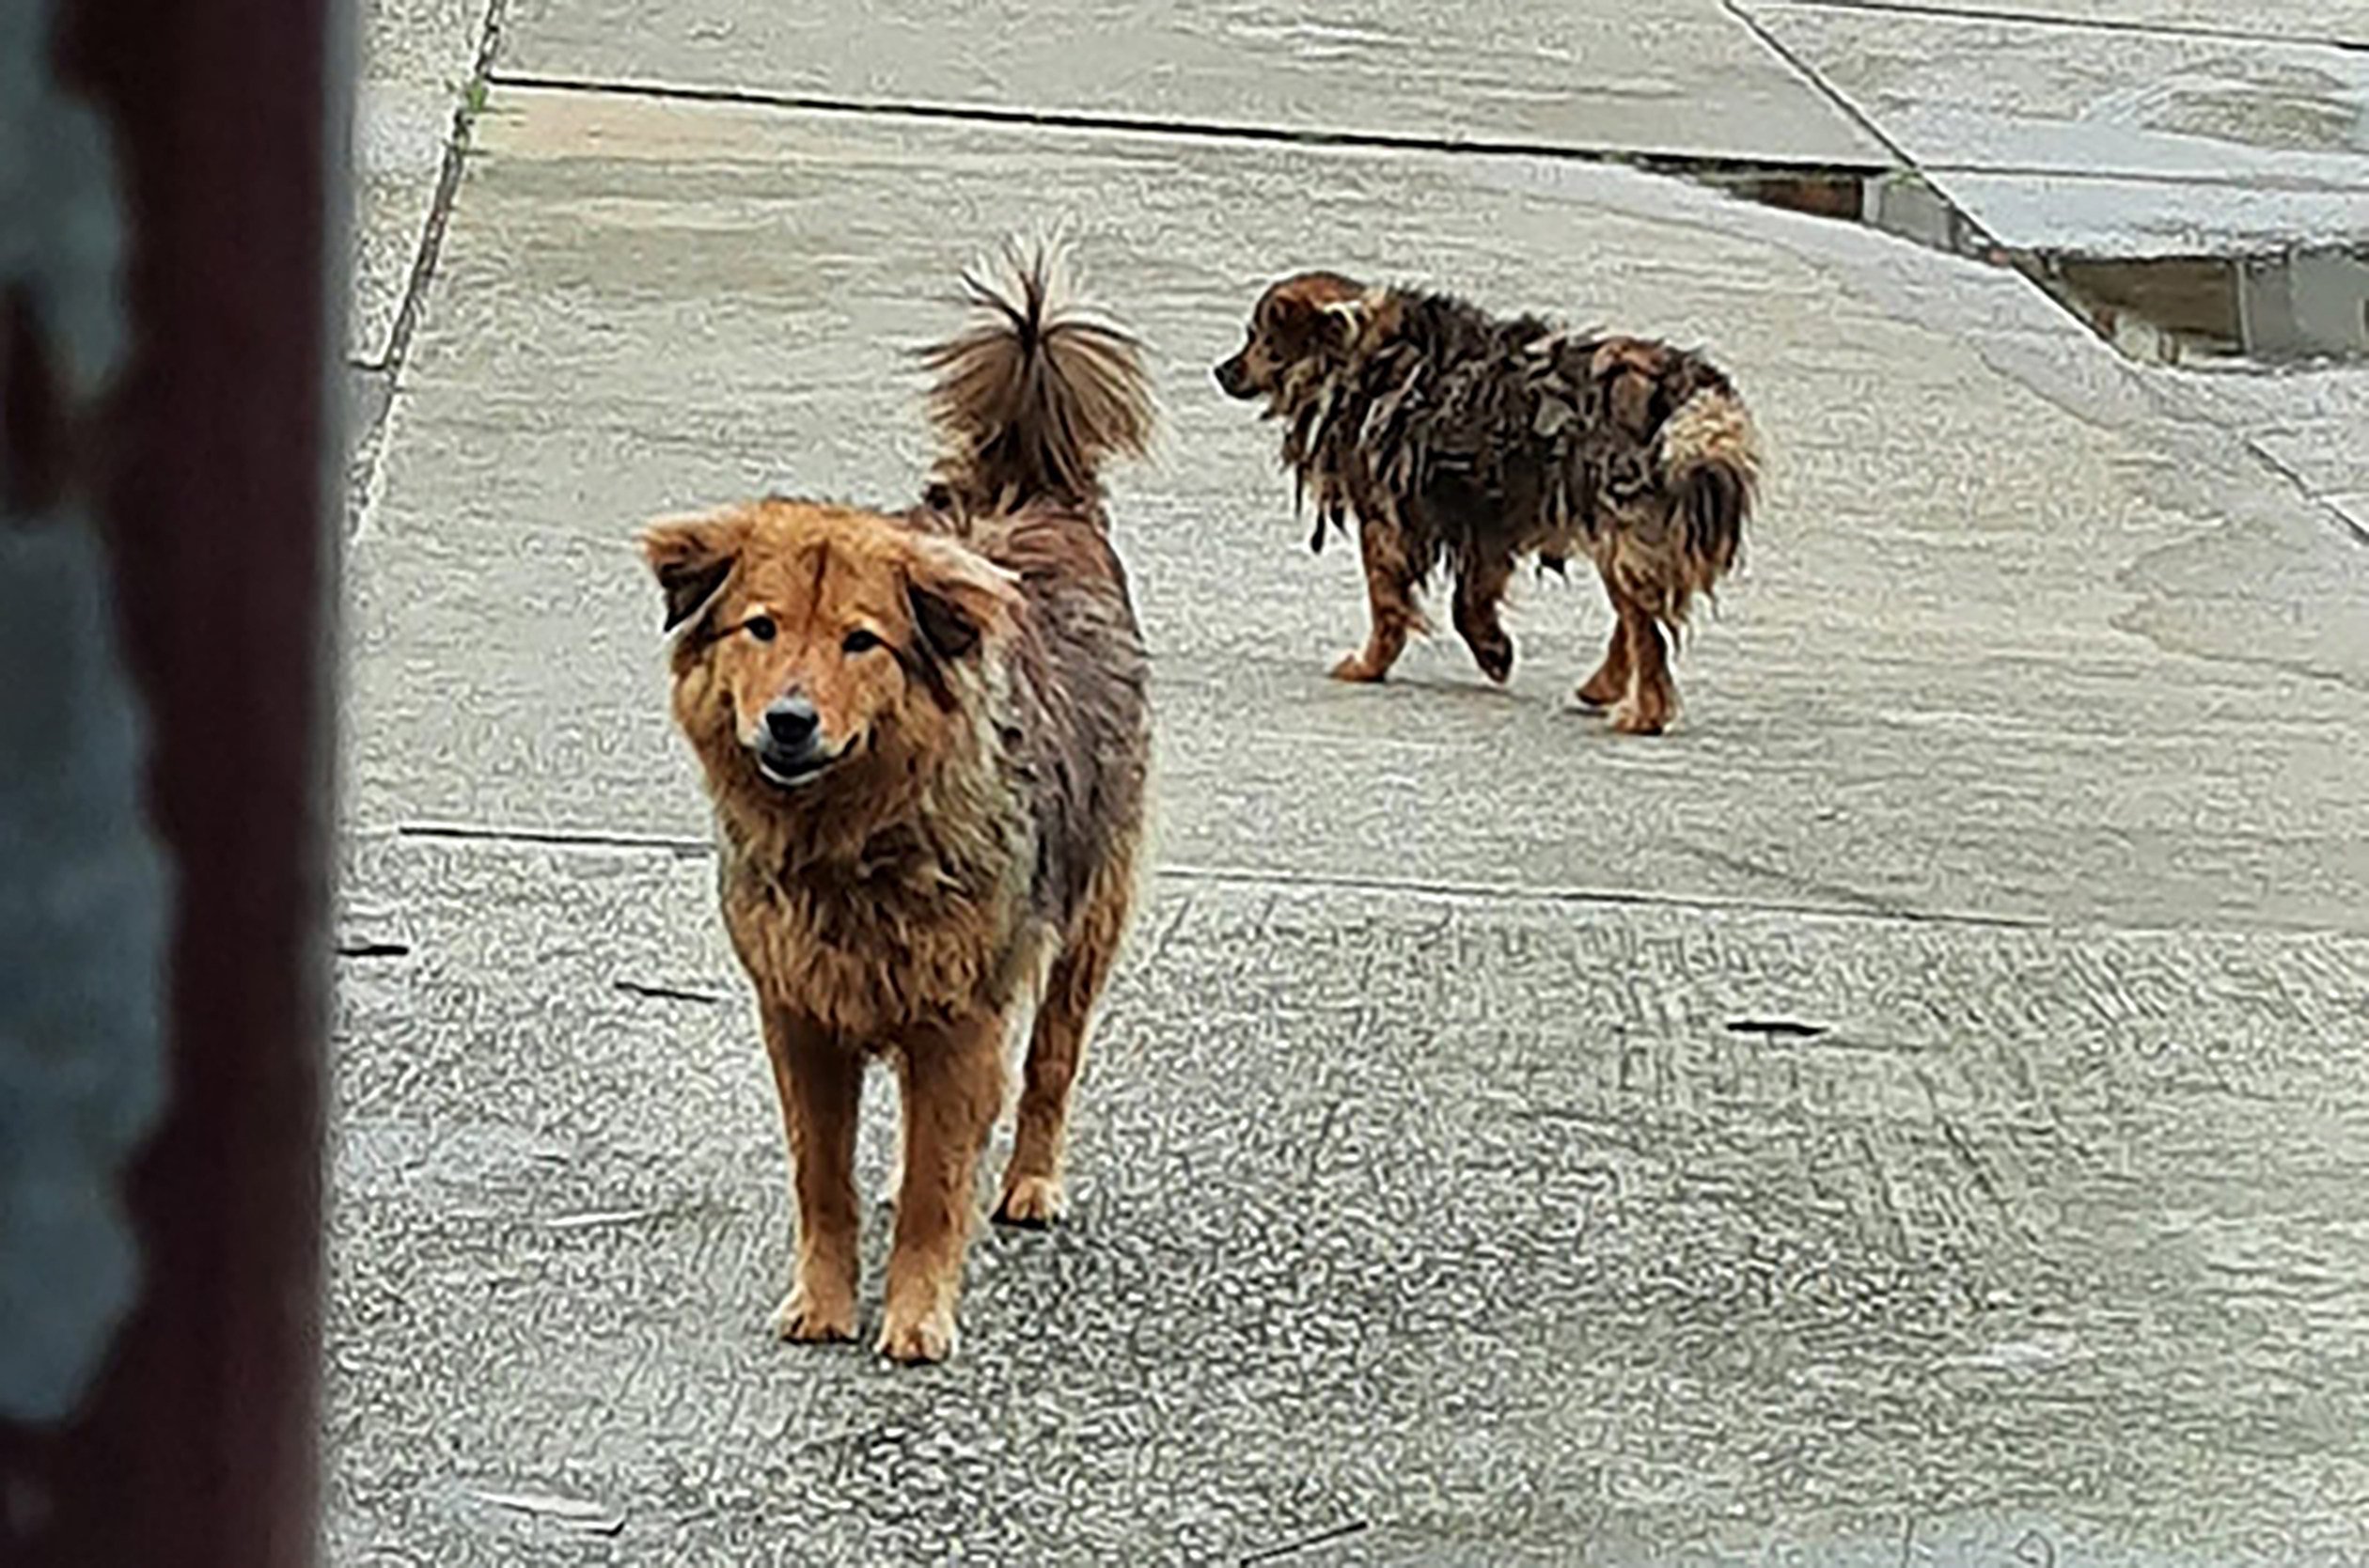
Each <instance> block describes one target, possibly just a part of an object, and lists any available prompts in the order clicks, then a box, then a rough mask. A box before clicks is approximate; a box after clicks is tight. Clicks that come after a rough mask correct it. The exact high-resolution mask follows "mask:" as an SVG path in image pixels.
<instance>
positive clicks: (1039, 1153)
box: [996, 845, 1135, 1227]
mask: <svg viewBox="0 0 2369 1568" xmlns="http://www.w3.org/2000/svg"><path fill="white" fill-rule="evenodd" d="M1134 858H1135V856H1134V846H1133V845H1128V846H1126V849H1125V852H1124V853H1122V854H1119V855H1114V856H1112V858H1111V859H1110V861H1108V862H1107V863H1106V864H1105V866H1104V867H1103V870H1102V872H1101V874H1100V875H1099V876H1098V877H1096V878H1095V881H1094V886H1093V888H1092V890H1091V891H1090V893H1089V895H1088V897H1087V903H1086V908H1085V910H1084V912H1083V913H1082V914H1081V915H1080V916H1079V917H1078V922H1077V930H1076V931H1075V932H1074V933H1071V937H1070V941H1069V943H1068V945H1067V946H1066V947H1064V948H1063V949H1061V953H1060V956H1059V957H1058V958H1056V959H1055V960H1054V961H1053V968H1052V972H1051V974H1050V975H1049V976H1047V978H1046V980H1045V986H1044V996H1043V999H1042V1000H1040V1001H1039V1002H1038V1003H1037V1010H1036V1023H1035V1027H1034V1029H1033V1031H1032V1032H1031V1033H1030V1035H1029V1037H1028V1066H1027V1068H1026V1069H1025V1076H1024V1077H1023V1079H1022V1083H1021V1090H1020V1110H1019V1115H1018V1118H1017V1122H1016V1124H1015V1126H1014V1127H1013V1129H1012V1163H1011V1164H1009V1165H1007V1166H1005V1167H1004V1178H1003V1197H1002V1199H1001V1200H998V1201H997V1202H996V1220H997V1221H998V1222H999V1223H1002V1224H1005V1225H1025V1226H1030V1227H1042V1226H1046V1225H1050V1224H1052V1223H1053V1222H1054V1221H1055V1220H1057V1219H1059V1218H1060V1216H1061V1155H1062V1152H1063V1149H1064V1147H1065V1146H1066V1143H1067V1140H1068V1132H1069V1102H1070V1090H1071V1088H1072V1087H1073V1086H1074V1085H1075V1083H1076V1081H1077V1074H1078V1070H1079V1068H1080V1066H1081V1065H1082V1064H1083V1062H1084V1059H1085V1054H1086V1035H1087V1031H1088V1029H1089V1028H1090V1027H1091V1025H1092V1023H1093V1015H1094V1006H1095V1004H1096V1003H1097V1002H1098V1001H1100V1000H1101V998H1102V992H1103V987H1104V985H1105V984H1106V983H1107V982H1108V980H1109V979H1110V970H1111V966H1112V964H1115V963H1116V962H1117V961H1118V958H1119V944H1120V940H1121V938H1122V936H1123V935H1124V934H1125V933H1126V929H1127V917H1128V916H1129V914H1130V913H1131V911H1132V906H1133V904H1134V902H1135V869H1134V865H1133V861H1134Z"/></svg>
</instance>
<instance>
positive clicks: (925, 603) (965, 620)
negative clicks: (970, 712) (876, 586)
mask: <svg viewBox="0 0 2369 1568" xmlns="http://www.w3.org/2000/svg"><path fill="white" fill-rule="evenodd" d="M912 547H913V548H912V557H911V559H910V561H909V562H908V563H907V565H906V568H905V598H906V601H907V603H908V604H910V605H911V606H912V609H913V624H914V629H915V630H916V631H918V633H919V634H920V635H921V641H922V643H923V645H924V646H926V647H927V648H928V649H929V651H931V652H932V653H933V654H935V655H936V656H937V657H939V658H940V659H945V660H949V661H950V660H955V659H961V658H965V657H968V656H969V655H970V654H971V653H972V652H973V651H976V650H977V649H978V647H979V645H980V644H981V642H982V641H985V640H987V639H990V638H995V637H1000V636H1001V635H1004V634H1005V633H1006V632H1008V631H1010V630H1011V628H1012V618H1013V617H1014V616H1016V615H1018V614H1019V611H1020V585H1019V580H1018V579H1017V578H1015V577H1013V576H1012V573H1011V572H1006V571H1005V570H1004V569H1003V568H1001V567H999V566H997V565H996V563H995V562H993V561H991V560H989V559H988V558H987V557H984V556H981V555H980V554H979V553H978V552H977V551H975V550H972V549H970V548H968V547H967V546H965V545H963V544H959V543H957V542H956V541H953V540H950V539H942V538H938V537H936V536H933V535H929V534H917V535H915V536H914V537H913V540H912Z"/></svg>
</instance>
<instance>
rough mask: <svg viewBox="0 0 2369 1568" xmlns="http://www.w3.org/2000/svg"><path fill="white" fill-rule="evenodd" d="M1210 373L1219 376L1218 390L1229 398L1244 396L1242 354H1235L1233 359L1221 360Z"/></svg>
mask: <svg viewBox="0 0 2369 1568" xmlns="http://www.w3.org/2000/svg"><path fill="white" fill-rule="evenodd" d="M1210 373H1211V374H1212V375H1214V376H1216V378H1217V390H1218V391H1220V392H1223V393H1224V394H1225V395H1226V396H1227V397H1229V398H1239V397H1241V396H1242V356H1241V355H1240V354H1236V355H1234V356H1233V357H1232V359H1221V360H1219V361H1218V362H1217V368H1216V369H1215V370H1212V371H1211V372H1210Z"/></svg>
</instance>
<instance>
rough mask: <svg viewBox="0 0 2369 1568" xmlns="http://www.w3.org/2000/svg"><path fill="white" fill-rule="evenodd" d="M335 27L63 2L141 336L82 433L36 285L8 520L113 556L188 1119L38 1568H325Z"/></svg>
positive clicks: (52, 1423)
mask: <svg viewBox="0 0 2369 1568" xmlns="http://www.w3.org/2000/svg"><path fill="white" fill-rule="evenodd" d="M332 5H333V0H54V9H55V31H54V34H53V42H54V49H53V55H52V58H51V67H52V70H53V71H54V79H55V85H56V87H57V88H58V90H59V91H61V92H62V93H64V94H68V95H71V97H72V98H74V99H76V100H78V101H79V102H81V103H83V104H86V105H87V106H88V107H89V109H90V110H91V111H93V112H94V113H95V115H96V117H97V118H98V119H99V120H100V121H102V123H103V125H104V126H105V128H106V130H107V132H108V133H109V139H110V140H111V141H112V162H113V167H114V171H115V180H116V184H117V188H118V204H119V211H120V214H121V219H122V225H121V231H122V242H123V249H122V254H121V260H122V268H121V273H120V287H119V290H118V296H117V297H118V298H119V300H120V304H121V320H122V323H123V327H124V329H125V334H126V336H125V338H124V353H123V355H122V358H121V361H120V364H119V367H118V369H117V370H116V372H115V373H114V375H113V376H112V380H111V384H110V385H109V387H108V388H107V389H106V390H105V391H104V392H103V393H102V395H100V396H99V398H98V399H97V400H96V402H95V404H94V405H93V407H92V408H91V409H90V410H89V412H88V416H87V417H86V418H77V417H74V416H69V415H68V414H66V413H64V412H61V410H60V409H58V408H57V407H55V406H53V405H54V404H56V403H58V402H60V401H62V400H63V398H64V394H62V393H61V392H60V391H59V390H58V388H57V387H56V386H55V385H54V384H52V378H53V375H54V373H55V361H56V360H57V359H58V357H59V354H58V352H57V348H56V345H55V344H54V343H52V344H44V343H43V342H42V341H41V340H40V333H41V331H42V328H41V326H40V322H39V316H38V314H37V313H36V312H35V311H34V310H33V309H31V308H30V307H29V306H27V304H26V299H29V298H30V297H31V296H30V295H29V294H28V295H27V296H25V297H24V298H19V299H15V300H8V299H0V317H6V318H8V320H7V321H0V361H4V362H5V363H4V364H0V372H5V377H6V382H7V387H8V391H7V394H6V395H7V396H8V397H9V398H10V399H11V400H12V403H11V406H10V408H9V409H8V422H7V444H8V447H10V448H12V449H11V450H9V451H8V454H7V455H8V458H9V460H10V462H9V466H10V468H11V469H12V470H13V473H14V486H15V488H16V490H17V491H18V494H17V495H16V496H15V498H14V502H13V503H12V504H0V513H8V512H14V513H15V515H16V520H15V521H13V522H7V521H0V528H5V527H8V526H17V527H19V528H20V529H22V530H23V531H24V536H25V537H29V535H30V532H31V529H32V528H34V527H37V526H40V524H39V522H38V521H36V522H34V523H30V524H27V523H25V522H24V521H23V519H24V517H25V516H28V515H31V514H32V511H31V510H28V509H36V510H37V509H39V507H40V506H42V505H43V504H45V503H46V502H47V501H49V500H53V499H57V498H60V497H64V498H67V499H75V498H79V505H80V507H81V510H83V512H84V513H86V515H87V516H88V517H89V518H90V519H91V520H93V521H95V523H96V524H97V534H98V537H99V538H100V539H102V540H103V541H104V543H105V545H106V547H107V548H106V557H105V558H106V559H107V560H108V561H109V562H110V563H111V571H112V577H113V582H112V587H113V605H112V611H113V624H114V633H115V637H116V642H117V647H118V650H119V651H120V654H121V661H122V666H123V668H124V669H125V670H126V671H128V674H129V678H130V679H129V685H130V687H131V688H132V692H133V698H134V699H135V701H136V704H137V705H138V706H139V707H140V708H142V709H144V711H145V723H146V730H147V733H146V751H147V757H146V768H145V778H144V781H143V784H144V790H145V794H144V797H143V798H144V801H145V810H146V815H147V821H148V823H149V828H150V830H151V833H152V836H153V838H154V839H155V841H156V844H157V846H158V851H159V855H160V858H161V860H162V861H163V863H164V865H165V868H166V871H167V876H166V879H165V882H164V883H163V884H162V885H161V887H160V891H159V898H160V900H161V901H162V908H161V909H160V911H159V913H160V915H161V916H162V917H163V919H162V920H161V922H160V924H159V930H160V931H161V932H163V933H165V960H166V962H165V965H164V968H163V971H162V980H163V986H164V989H163V991H162V992H161V996H162V998H163V1001H164V1010H163V1014H162V1024H163V1027H162V1028H161V1030H160V1031H158V1033H159V1042H158V1043H159V1048H160V1058H161V1063H162V1066H163V1075H162V1085H163V1094H164V1097H163V1099H162V1101H161V1103H160V1104H159V1105H158V1107H157V1108H156V1109H155V1110H154V1112H153V1120H152V1121H151V1122H150V1123H149V1135H148V1137H147V1138H146V1141H145V1143H144V1144H142V1145H140V1146H139V1147H138V1149H137V1150H136V1152H132V1153H131V1155H130V1158H129V1163H128V1164H127V1165H126V1166H125V1167H124V1168H123V1177H122V1182H121V1187H120V1199H121V1211H122V1213H123V1214H124V1215H126V1216H127V1217H128V1221H129V1226H128V1230H129V1234H130V1237H131V1241H132V1250H133V1256H134V1257H135V1259H136V1271H137V1272H136V1285H135V1286H134V1287H133V1294H132V1296H131V1297H130V1310H129V1312H128V1315H126V1316H124V1317H123V1318H122V1319H121V1321H120V1323H119V1324H118V1325H116V1326H115V1327H114V1330H113V1332H112V1334H111V1336H110V1337H109V1338H108V1340H107V1341H106V1343H105V1344H104V1345H103V1346H102V1347H101V1358H100V1359H98V1360H97V1361H96V1362H95V1372H94V1375H93V1376H92V1378H91V1379H90V1381H89V1382H88V1385H87V1387H86V1388H80V1389H78V1390H77V1397H76V1398H75V1399H74V1401H73V1403H72V1408H71V1410H70V1411H68V1412H67V1413H65V1414H64V1415H63V1416H61V1417H60V1418H59V1419H54V1420H24V1419H20V1420H14V1421H10V1420H7V1419H0V1560H4V1561H6V1562H7V1563H9V1564H11V1565H13V1564H16V1563H19V1562H22V1563H25V1564H28V1565H30V1564H53V1563H55V1564H61V1565H64V1564H71V1565H74V1568H107V1565H117V1564H120V1565H124V1568H282V1565H293V1564H300V1563H306V1562H309V1561H310V1560H312V1558H313V1553H314V1544H313V1543H314V1533H315V1523H314V1520H315V1487H316V1482H315V1457H314V1450H315V1442H316V1430H317V1418H316V1411H315V1396H316V1388H317V1384H318V1375H317V1371H316V1368H317V1362H318V1354H319V1341H318V1330H319V1311H318V1306H317V1297H318V1292H319V1281H320V1256H321V1217H322V1202H321V1197H322V1172H321V1147H322V1139H321V1131H322V1081H323V1058H322V1033H323V1019H324V1007H323V996H322V988H323V980H324V973H325V970H324V960H325V937H324V934H323V931H324V888H325V882H326V846H327V842H328V839H327V834H328V827H329V823H328V818H329V813H330V811H331V798H332V796H331V791H330V789H329V765H330V757H331V750H332V733H333V726H332V723H331V707H330V694H331V680H332V674H333V670H334V660H333V658H332V657H331V654H330V652H329V643H328V633H329V617H328V613H327V610H328V605H329V604H330V594H331V589H332V585H333V583H334V581H335V557H336V549H335V541H336V531H335V525H334V524H333V522H332V518H333V517H334V515H335V513H334V510H333V506H334V503H333V501H332V499H331V497H332V496H333V494H335V489H334V479H333V476H332V473H331V469H332V466H333V463H335V461H336V459H337V452H338V449H339V447H340V440H341V438H340V435H339V432H338V430H337V423H338V421H337V417H336V415H335V412H334V411H335V407H336V405H335V402H334V401H333V392H334V389H335V387H336V386H337V382H336V380H334V379H333V366H334V364H335V360H336V356H337V353H338V351H339V341H340V339H339V337H338V335H337V334H336V333H335V332H334V331H333V322H334V321H336V319H337V318H336V315H335V312H334V310H333V308H332V304H331V302H332V301H333V300H340V299H342V293H343V290H342V287H341V284H340V283H339V281H338V280H339V279H341V277H342V256H341V254H340V252H341V247H340V246H338V245H337V244H335V243H332V240H331V236H332V235H334V234H335V233H337V231H338V226H337V223H335V222H334V221H333V220H332V218H331V214H332V213H333V212H337V211H341V204H342V182H343V179H344V172H343V171H344V150H345V132H344V128H343V127H344V113H345V111H344V108H343V104H344V102H346V100H347V99H348V96H349V94H350V90H351V86H350V78H349V75H348V72H347V71H346V70H345V62H344V60H343V59H342V57H341V55H342V52H343V39H344V27H343V25H342V23H341V21H339V20H338V19H337V17H335V16H334V15H333V12H332ZM0 123H5V122H4V121H0ZM333 201H335V202H337V203H339V204H340V205H339V206H338V207H336V208H333V206H332V203H333ZM7 502H8V497H5V496H0V503H7ZM19 674H20V672H19V671H13V670H12V671H9V672H8V679H9V680H12V681H13V680H15V679H17V678H18V676H19ZM8 874H9V873H8V871H7V870H0V877H5V876H7V875H8ZM137 913H138V912H137V911H136V910H127V911H126V912H125V922H124V924H125V928H126V929H127V930H129V929H133V928H134V927H136V924H137V920H136V918H135V917H136V915H137ZM25 956H26V955H24V954H14V953H8V954H0V963H8V962H12V961H18V960H21V959H23V958H24V957H25ZM126 962H127V963H129V962H130V959H129V958H128V957H127V960H126Z"/></svg>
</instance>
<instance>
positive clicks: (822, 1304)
mask: <svg viewBox="0 0 2369 1568" xmlns="http://www.w3.org/2000/svg"><path fill="white" fill-rule="evenodd" d="M773 1330H774V1334H775V1335H776V1337H777V1338H779V1339H784V1340H788V1341H792V1343H794V1344H827V1343H830V1342H832V1341H838V1340H852V1339H854V1338H855V1297H854V1296H853V1295H851V1294H845V1293H841V1292H824V1291H817V1290H810V1289H808V1287H807V1286H806V1285H804V1284H801V1285H799V1286H797V1287H796V1288H795V1289H794V1290H792V1292H791V1293H790V1294H788V1295H786V1296H784V1297H782V1300H781V1305H780V1306H779V1307H778V1308H777V1309H775V1310H774V1315H773Z"/></svg>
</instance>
